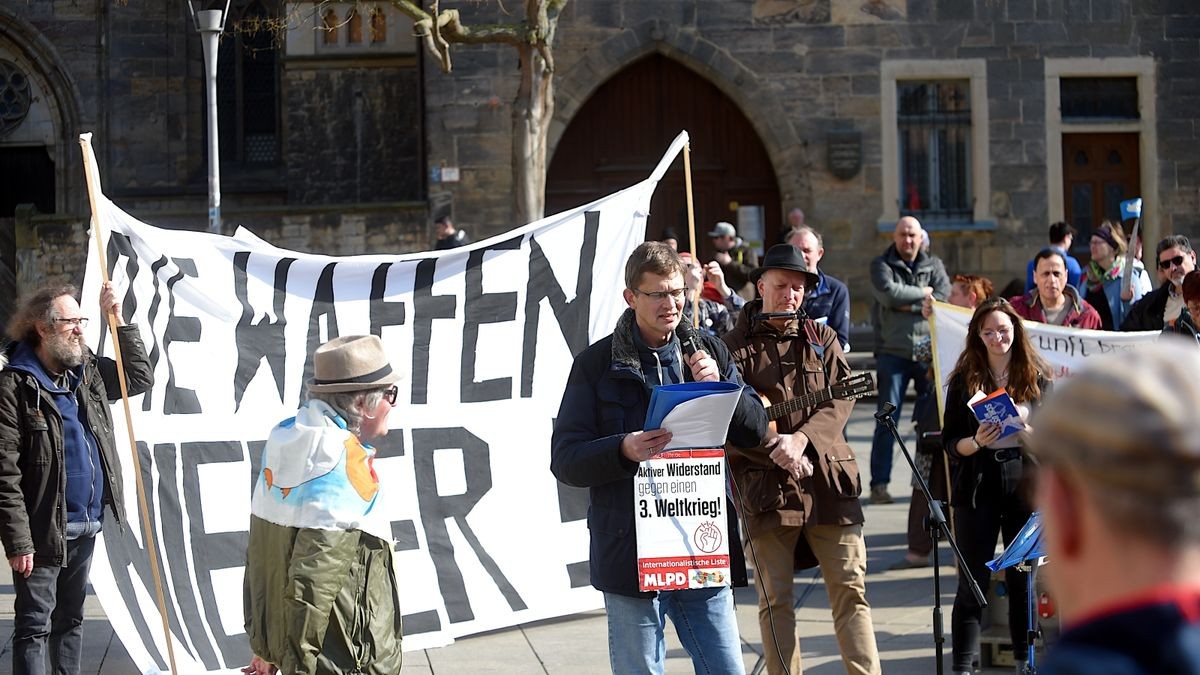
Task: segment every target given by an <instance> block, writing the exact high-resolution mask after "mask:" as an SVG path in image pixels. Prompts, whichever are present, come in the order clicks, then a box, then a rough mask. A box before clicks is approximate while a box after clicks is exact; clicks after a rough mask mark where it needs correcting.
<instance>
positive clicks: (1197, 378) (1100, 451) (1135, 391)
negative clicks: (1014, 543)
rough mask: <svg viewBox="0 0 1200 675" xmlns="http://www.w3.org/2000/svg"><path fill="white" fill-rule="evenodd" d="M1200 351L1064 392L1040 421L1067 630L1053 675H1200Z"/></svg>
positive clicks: (1180, 349)
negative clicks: (1197, 417) (1199, 419)
mask: <svg viewBox="0 0 1200 675" xmlns="http://www.w3.org/2000/svg"><path fill="white" fill-rule="evenodd" d="M1197 410H1200V352H1198V351H1197V350H1196V348H1195V347H1194V346H1192V345H1188V344H1186V343H1185V342H1182V341H1179V342H1176V341H1173V340H1163V341H1161V342H1159V343H1158V344H1156V345H1155V347H1154V348H1153V349H1144V350H1141V351H1136V352H1132V353H1124V354H1121V356H1120V357H1119V358H1112V359H1108V360H1106V361H1103V362H1102V363H1098V364H1096V365H1095V366H1093V367H1089V368H1088V369H1086V370H1084V371H1082V372H1080V373H1079V374H1078V375H1076V376H1074V377H1073V378H1071V379H1068V380H1066V381H1065V382H1064V383H1063V384H1061V385H1060V386H1059V387H1058V388H1057V389H1056V390H1055V392H1054V394H1053V395H1052V396H1051V397H1049V398H1048V399H1047V401H1046V403H1045V405H1043V407H1042V409H1041V411H1040V413H1039V414H1038V415H1036V416H1035V417H1034V419H1033V422H1032V426H1033V428H1034V432H1033V441H1032V443H1031V445H1030V448H1031V450H1032V451H1033V452H1034V453H1035V455H1036V456H1037V458H1038V459H1039V460H1040V463H1041V472H1040V473H1041V475H1040V476H1039V479H1038V481H1037V502H1038V508H1039V509H1040V510H1041V512H1042V518H1043V522H1044V525H1045V535H1044V536H1045V538H1046V553H1047V555H1048V556H1049V560H1050V563H1051V564H1050V565H1048V566H1047V567H1046V573H1047V574H1049V575H1050V582H1051V587H1052V589H1053V591H1054V594H1055V599H1056V600H1057V601H1058V605H1059V607H1060V609H1061V614H1062V620H1063V628H1064V632H1063V634H1062V638H1061V639H1060V640H1059V642H1058V643H1057V644H1055V645H1054V647H1053V648H1052V649H1051V651H1050V654H1049V656H1048V658H1047V659H1046V661H1045V662H1044V663H1043V664H1041V666H1042V667H1041V668H1040V669H1039V672H1040V673H1042V674H1043V675H1063V674H1064V673H1070V674H1079V675H1083V674H1084V673H1106V674H1110V675H1112V674H1117V675H1126V674H1134V673H1137V674H1143V673H1164V674H1165V673H1171V674H1172V675H1180V674H1184V675H1186V674H1188V673H1200V518H1197V517H1196V514H1197V513H1200V426H1197V425H1196V421H1195V415H1196V411H1197Z"/></svg>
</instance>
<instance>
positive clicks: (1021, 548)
mask: <svg viewBox="0 0 1200 675" xmlns="http://www.w3.org/2000/svg"><path fill="white" fill-rule="evenodd" d="M1044 564H1046V545H1045V543H1044V542H1043V541H1042V515H1041V514H1040V513H1038V512H1037V511H1034V512H1033V515H1031V516H1029V520H1027V521H1025V524H1024V525H1022V526H1021V531H1020V532H1018V533H1017V536H1016V537H1014V538H1013V540H1012V543H1011V544H1009V545H1008V548H1006V549H1004V552H1003V553H1001V554H1000V556H999V557H998V558H996V559H995V560H989V561H988V563H987V566H988V569H990V570H992V571H993V572H999V571H1000V570H1002V569H1006V568H1009V567H1016V568H1017V570H1019V571H1021V572H1028V573H1029V581H1028V583H1027V584H1026V586H1025V598H1026V601H1027V602H1028V606H1027V607H1026V621H1027V623H1026V631H1027V634H1026V638H1025V642H1026V643H1027V644H1026V649H1027V650H1028V651H1027V654H1026V655H1025V673H1024V675H1036V673H1037V664H1036V663H1035V662H1034V642H1035V641H1036V639H1037V635H1038V623H1037V617H1036V615H1035V612H1036V611H1037V609H1036V608H1037V603H1035V602H1034V598H1033V595H1034V590H1033V589H1034V585H1035V582H1036V581H1037V571H1038V567H1040V566H1042V565H1044Z"/></svg>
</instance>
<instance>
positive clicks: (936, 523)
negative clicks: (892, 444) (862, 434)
mask: <svg viewBox="0 0 1200 675" xmlns="http://www.w3.org/2000/svg"><path fill="white" fill-rule="evenodd" d="M895 411H896V406H894V405H892V404H891V403H884V404H883V407H882V409H881V410H880V411H879V412H877V413H875V421H876V422H878V423H879V424H882V425H883V426H884V427H886V428H887V430H888V431H890V432H891V434H892V438H895V439H896V443H898V444H899V445H900V450H901V451H902V452H904V458H905V459H907V460H908V465H909V466H910V467H912V472H913V476H914V477H915V478H916V479H917V487H918V488H920V490H921V492H922V493H923V494H924V495H925V501H927V502H928V503H929V516H928V517H926V518H925V525H926V527H928V528H929V537H930V539H932V540H933V643H934V646H935V647H936V648H937V675H943V673H944V672H945V664H943V660H944V658H945V653H944V652H945V645H946V633H945V630H944V629H943V627H942V574H941V563H940V562H939V561H938V540H939V539H941V538H943V537H945V539H946V541H948V542H950V549H951V550H953V551H954V556H955V557H956V558H957V559H958V560H959V561H961V560H962V559H963V555H962V551H960V550H959V549H958V543H957V542H955V541H954V535H953V534H951V533H950V526H949V525H948V524H947V523H946V515H945V514H944V513H943V512H942V503H941V502H939V501H936V500H935V499H934V498H933V495H931V494H930V493H929V484H928V483H926V482H925V477H924V476H922V475H921V472H920V471H918V470H917V463H916V462H915V461H913V456H912V453H910V452H909V451H908V446H906V445H904V439H903V438H900V431H899V430H897V429H896V421H895V420H893V419H892V413H893V412H895ZM964 577H965V578H966V580H967V584H968V586H969V587H970V589H971V594H972V595H974V596H975V601H976V602H978V603H979V606H980V607H987V600H986V599H985V598H984V597H983V591H981V590H979V584H977V583H975V577H973V576H971V574H970V572H968V571H967V569H966V567H965V566H962V567H960V574H959V578H960V579H961V578H964Z"/></svg>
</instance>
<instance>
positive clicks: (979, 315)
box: [942, 299, 1050, 675]
mask: <svg viewBox="0 0 1200 675" xmlns="http://www.w3.org/2000/svg"><path fill="white" fill-rule="evenodd" d="M1049 373H1050V369H1049V366H1048V365H1047V364H1046V362H1045V361H1043V360H1042V358H1041V356H1040V355H1039V354H1038V353H1037V351H1036V350H1035V349H1034V347H1033V345H1032V344H1031V343H1030V341H1029V335H1028V333H1027V332H1026V331H1025V327H1024V326H1023V325H1022V324H1021V319H1020V317H1019V316H1018V315H1017V313H1016V311H1015V310H1013V308H1012V305H1010V304H1009V303H1008V301H1006V300H1003V299H995V300H989V301H987V302H985V303H983V304H982V305H980V306H979V308H978V309H976V310H975V314H974V315H973V316H972V317H971V323H970V326H969V327H968V328H967V342H966V347H965V348H964V349H963V352H962V354H961V355H960V356H959V357H958V363H957V364H955V366H954V371H953V372H952V373H951V374H950V380H949V383H948V391H947V393H946V406H945V416H944V421H943V428H942V441H943V443H944V444H945V446H946V451H947V452H949V453H950V455H951V456H952V457H956V458H958V459H959V464H958V471H957V472H956V475H955V478H954V491H953V493H952V499H951V504H952V505H953V506H954V525H955V527H954V530H955V536H956V538H957V539H958V545H959V548H960V549H961V550H962V555H963V566H964V567H965V569H966V570H968V571H969V572H970V573H971V576H972V577H974V578H975V581H976V583H978V584H979V588H980V590H982V591H983V592H984V594H985V595H986V594H987V590H988V581H989V573H988V569H987V565H986V563H987V561H988V560H991V559H992V558H993V557H994V553H995V549H996V536H997V535H1000V536H1001V537H1002V538H1003V540H1004V545H1005V546H1008V545H1009V544H1010V543H1011V542H1012V540H1013V538H1014V537H1015V536H1016V534H1017V532H1019V531H1020V529H1021V527H1022V526H1023V525H1024V524H1025V521H1027V520H1028V519H1029V516H1030V513H1031V509H1030V507H1029V504H1028V503H1027V501H1026V499H1025V496H1024V495H1023V494H1022V492H1021V490H1020V483H1021V474H1022V471H1023V469H1024V464H1025V461H1026V459H1025V455H1024V452H1023V451H1022V445H1023V439H1024V437H1025V432H1015V433H1013V432H1012V427H1013V425H1012V424H1011V423H1009V424H1003V423H997V422H983V423H980V422H979V419H980V418H981V417H988V415H987V414H986V413H987V412H988V411H989V410H990V411H991V412H992V417H993V419H994V418H995V415H996V413H997V412H998V411H1001V410H1003V409H1006V408H1008V409H1009V410H1010V414H1012V412H1015V414H1016V415H1017V416H1018V417H1020V418H1021V419H1022V420H1024V419H1027V418H1028V415H1029V410H1030V408H1031V407H1033V406H1036V405H1037V404H1038V402H1039V401H1040V400H1041V398H1042V396H1043V395H1044V394H1045V393H1046V390H1047V389H1048V387H1049V381H1048V380H1047V377H1048V375H1049ZM1001 390H1003V392H1004V393H1002V394H997V396H989V395H990V394H993V393H997V392H1000V391H1001ZM1005 394H1007V396H1005ZM985 397H986V398H987V400H986V401H978V399H984V398H985ZM1010 401H1011V407H1010ZM973 402H977V403H978V405H977V406H976V407H974V408H973V407H972V406H971V403H973ZM1000 416H1001V417H1004V414H1003V413H1000ZM1026 430H1028V427H1026ZM1005 575H1006V580H1007V583H1008V598H1009V603H1008V626H1009V632H1010V634H1011V636H1012V645H1013V654H1015V655H1016V656H1017V658H1018V659H1019V660H1018V661H1017V668H1016V672H1018V673H1021V672H1023V668H1024V666H1025V661H1024V655H1025V654H1026V652H1027V645H1028V638H1027V633H1026V631H1027V626H1026V624H1027V621H1028V600H1027V597H1026V592H1025V591H1026V583H1027V577H1026V575H1025V574H1024V573H1021V572H1017V571H1016V570H1015V569H1014V568H1009V569H1008V570H1006V571H1005ZM982 612H983V610H982V608H981V607H980V606H979V604H978V603H977V602H976V601H975V598H974V596H973V595H972V594H971V591H970V587H969V585H968V583H967V580H966V577H965V575H961V574H960V575H959V584H958V593H957V595H955V597H954V611H953V614H952V615H951V629H952V642H953V655H954V656H953V658H954V661H953V666H952V670H953V672H954V673H955V675H958V674H959V673H970V672H972V662H973V661H974V660H976V659H977V658H978V656H979V621H980V616H981V615H982Z"/></svg>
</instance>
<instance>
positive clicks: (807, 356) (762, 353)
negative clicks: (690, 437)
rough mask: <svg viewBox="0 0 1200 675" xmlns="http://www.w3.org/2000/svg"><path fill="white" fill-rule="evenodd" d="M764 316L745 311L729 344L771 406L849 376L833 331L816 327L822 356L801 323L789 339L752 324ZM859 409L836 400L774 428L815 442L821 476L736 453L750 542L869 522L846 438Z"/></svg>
mask: <svg viewBox="0 0 1200 675" xmlns="http://www.w3.org/2000/svg"><path fill="white" fill-rule="evenodd" d="M761 311H762V301H760V300H755V301H754V302H752V303H749V304H748V305H746V308H745V309H743V310H742V313H741V315H740V317H739V319H738V325H737V326H736V327H735V328H734V329H733V330H732V331H731V332H729V333H727V334H726V335H725V337H724V340H725V343H726V344H727V345H729V351H730V353H731V354H732V355H733V362H734V363H735V364H736V365H737V367H738V371H739V372H740V373H741V375H742V378H743V379H744V380H745V382H746V384H748V385H750V386H751V387H754V389H755V390H756V391H758V393H759V394H760V395H763V396H766V397H767V399H768V400H769V401H770V402H771V404H772V405H775V404H778V403H783V402H785V401H788V400H791V399H793V398H796V397H797V396H802V395H804V394H808V393H811V392H814V391H819V390H821V389H824V388H826V387H828V386H829V385H830V384H831V383H832V382H838V381H840V380H843V379H845V378H846V377H848V376H849V375H850V366H849V364H848V363H847V362H846V357H845V355H844V354H843V353H842V346H841V344H839V343H838V337H837V334H836V333H834V332H833V329H831V328H829V327H828V326H823V325H821V324H818V323H815V322H810V326H811V327H812V329H813V332H814V336H815V337H816V339H817V341H818V343H819V344H820V345H821V347H822V349H821V350H820V351H821V353H820V354H818V351H817V350H816V349H815V348H814V347H813V345H812V344H811V343H810V340H809V338H808V336H807V332H806V331H805V330H804V329H803V328H801V327H800V325H799V322H796V321H792V322H789V323H788V325H787V326H786V327H785V329H784V330H783V331H782V332H780V331H779V330H778V329H777V328H775V327H774V326H772V325H771V324H770V323H768V322H766V321H757V322H752V321H751V320H750V318H749V317H751V316H753V315H754V314H757V313H758V312H761ZM827 373H828V375H827ZM853 407H854V403H853V401H843V400H836V399H835V400H832V401H826V402H825V403H822V404H820V405H818V406H816V407H815V408H806V409H803V410H799V411H797V412H794V413H791V414H789V415H787V416H786V417H783V418H780V419H778V420H776V421H775V423H776V427H777V428H778V431H779V432H780V433H793V432H796V431H800V432H803V433H804V434H805V435H806V436H808V438H809V441H810V442H809V446H808V449H807V450H806V454H808V455H809V459H811V460H812V463H813V469H814V474H813V475H812V476H810V477H808V478H805V479H804V480H802V481H796V479H795V478H793V477H792V476H791V474H789V473H788V472H787V471H784V470H783V469H781V468H779V467H778V466H776V465H775V463H774V462H773V461H771V459H770V457H769V455H770V454H771V450H770V449H769V448H766V447H764V446H761V445H760V446H756V447H754V448H749V449H744V450H737V449H733V450H732V451H731V452H730V454H729V467H730V471H732V472H733V476H734V478H735V479H736V480H737V483H738V486H739V490H740V492H741V497H740V499H741V503H740V504H739V506H741V507H742V508H743V509H744V514H743V515H745V517H746V522H747V527H748V528H749V530H750V534H751V535H755V534H758V533H759V532H764V531H768V530H772V529H774V528H776V527H779V526H780V525H785V526H794V527H802V526H803V525H804V524H805V523H807V522H813V523H814V524H820V525H853V524H858V523H861V522H863V511H862V506H861V505H860V504H859V501H858V496H859V494H860V493H861V492H862V480H861V479H860V478H859V474H858V463H857V461H856V459H855V456H854V451H853V450H852V449H851V448H850V445H849V444H848V443H847V442H846V438H845V436H843V434H842V429H843V428H845V426H846V422H847V421H848V420H849V418H850V411H851V409H852V408H853Z"/></svg>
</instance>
